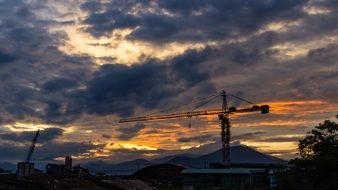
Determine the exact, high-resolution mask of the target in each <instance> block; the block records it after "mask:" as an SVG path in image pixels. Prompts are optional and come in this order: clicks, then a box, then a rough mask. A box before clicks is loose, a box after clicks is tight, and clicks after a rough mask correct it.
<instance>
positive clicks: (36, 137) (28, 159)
mask: <svg viewBox="0 0 338 190" xmlns="http://www.w3.org/2000/svg"><path fill="white" fill-rule="evenodd" d="M38 136H40V129H38V131H37V132H36V133H35V135H34V138H33V140H32V144H31V146H30V148H29V150H28V153H27V157H26V160H25V162H26V163H29V162H30V160H31V157H32V154H33V151H34V148H35V144H36V142H37V141H38Z"/></svg>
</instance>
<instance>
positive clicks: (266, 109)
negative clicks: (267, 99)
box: [260, 105, 270, 114]
mask: <svg viewBox="0 0 338 190" xmlns="http://www.w3.org/2000/svg"><path fill="white" fill-rule="evenodd" d="M260 108H261V113H262V114H265V113H269V111H270V106H269V105H262V106H261V107H260Z"/></svg>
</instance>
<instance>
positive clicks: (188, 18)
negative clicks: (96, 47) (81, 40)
mask: <svg viewBox="0 0 338 190" xmlns="http://www.w3.org/2000/svg"><path fill="white" fill-rule="evenodd" d="M128 2H129V4H128V5H125V6H113V5H114V4H116V2H115V1H112V2H109V3H101V4H99V3H97V2H96V3H93V2H92V1H91V2H89V3H85V4H84V5H83V9H84V10H87V11H89V12H90V14H89V16H88V17H87V18H86V19H85V20H84V23H85V24H88V25H89V27H88V28H87V29H86V30H87V31H88V32H90V33H91V34H92V35H94V36H101V35H110V34H111V32H112V31H114V30H116V29H124V28H131V29H135V30H134V31H133V32H132V33H131V34H130V35H129V36H128V38H129V39H137V40H145V41H152V42H155V43H158V42H173V41H181V42H182V41H206V40H222V39H229V38H231V37H239V36H242V35H247V34H250V33H251V32H254V31H256V30H257V29H259V28H260V27H261V26H263V25H264V24H266V23H269V22H271V21H286V20H292V19H297V18H300V17H301V16H302V15H303V12H302V11H301V6H302V5H304V4H305V3H306V2H307V1H306V0H297V1H293V0H287V1H277V0H274V1H248V0H241V1H238V0H230V1H213V0H198V1H195V0H189V1H178V0H175V1H166V0H163V1H158V2H157V6H156V10H157V11H156V13H147V12H142V11H141V12H140V13H139V14H136V15H135V14H131V13H130V12H132V10H135V9H136V10H139V9H142V8H143V9H146V8H147V7H148V8H149V2H143V3H140V2H138V1H135V3H134V4H132V3H130V2H133V1H128ZM136 2H138V3H136ZM153 3H155V2H153ZM126 4H127V3H126ZM102 7H104V8H105V9H104V10H105V11H103V12H102V11H101V12H97V10H101V9H102ZM121 7H123V8H121ZM161 11H162V12H161ZM165 11H167V12H169V13H171V15H170V14H164V12H165Z"/></svg>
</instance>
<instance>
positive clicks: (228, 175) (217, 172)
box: [181, 168, 270, 190]
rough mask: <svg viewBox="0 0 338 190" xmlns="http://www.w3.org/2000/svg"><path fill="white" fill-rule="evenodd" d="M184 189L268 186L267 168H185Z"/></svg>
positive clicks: (202, 189)
mask: <svg viewBox="0 0 338 190" xmlns="http://www.w3.org/2000/svg"><path fill="white" fill-rule="evenodd" d="M181 174H182V177H183V186H184V187H183V189H184V190H208V189H210V190H211V189H224V190H228V189H229V190H230V189H238V190H244V189H253V188H264V187H266V188H268V187H269V185H270V184H269V182H270V181H269V180H270V178H269V177H270V175H269V170H267V169H260V168H226V169H185V170H183V171H182V172H181Z"/></svg>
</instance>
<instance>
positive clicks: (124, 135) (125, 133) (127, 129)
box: [117, 123, 146, 140]
mask: <svg viewBox="0 0 338 190" xmlns="http://www.w3.org/2000/svg"><path fill="white" fill-rule="evenodd" d="M145 127H146V126H145V125H144V124H143V123H136V124H135V125H134V126H122V127H120V128H118V130H117V131H119V132H120V133H121V134H120V135H119V136H117V137H118V138H119V139H121V140H130V139H132V138H133V137H135V136H136V135H137V134H138V132H140V131H141V130H142V129H144V128H145Z"/></svg>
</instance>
